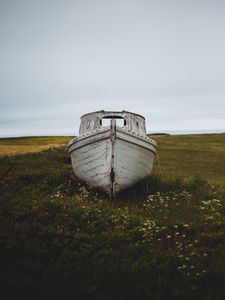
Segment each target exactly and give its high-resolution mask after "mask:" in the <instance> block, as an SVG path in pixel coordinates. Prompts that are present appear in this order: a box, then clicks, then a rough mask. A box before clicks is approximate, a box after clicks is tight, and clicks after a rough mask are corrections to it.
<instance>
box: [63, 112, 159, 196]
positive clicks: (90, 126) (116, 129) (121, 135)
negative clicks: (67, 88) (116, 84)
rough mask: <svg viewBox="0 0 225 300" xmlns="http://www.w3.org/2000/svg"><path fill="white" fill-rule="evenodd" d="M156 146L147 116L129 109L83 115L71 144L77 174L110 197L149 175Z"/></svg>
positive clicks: (70, 151) (69, 149)
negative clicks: (149, 132)
mask: <svg viewBox="0 0 225 300" xmlns="http://www.w3.org/2000/svg"><path fill="white" fill-rule="evenodd" d="M106 119H110V123H109V125H108V126H104V121H105V120H106ZM121 120H122V121H123V124H122V126H118V124H117V123H118V122H119V121H121ZM156 148H157V144H156V142H155V141H153V140H152V139H150V138H149V137H147V135H146V128H145V118H144V117H143V116H141V115H138V114H135V113H131V112H128V111H122V112H115V111H104V110H102V111H97V112H93V113H88V114H85V115H83V116H82V117H81V124H80V130H79V136H78V137H75V138H74V139H72V140H71V141H70V142H69V144H68V152H69V154H70V157H71V162H72V167H73V171H74V174H75V176H76V177H77V178H78V179H80V180H82V181H85V182H86V183H88V184H89V185H90V186H92V187H94V188H98V189H101V190H103V191H105V192H106V193H107V194H109V195H110V196H111V197H115V194H116V193H118V192H120V191H122V190H125V189H127V188H129V187H131V186H132V185H134V184H135V183H137V182H139V181H141V180H144V179H145V178H146V177H148V176H149V175H150V173H151V171H152V167H153V160H154V156H155V154H156Z"/></svg>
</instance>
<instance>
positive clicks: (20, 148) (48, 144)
mask: <svg viewBox="0 0 225 300" xmlns="http://www.w3.org/2000/svg"><path fill="white" fill-rule="evenodd" d="M69 140H70V137H19V138H1V139H0V155H15V154H22V153H34V152H39V151H43V150H46V149H49V148H58V147H62V146H66V144H67V143H68V141H69Z"/></svg>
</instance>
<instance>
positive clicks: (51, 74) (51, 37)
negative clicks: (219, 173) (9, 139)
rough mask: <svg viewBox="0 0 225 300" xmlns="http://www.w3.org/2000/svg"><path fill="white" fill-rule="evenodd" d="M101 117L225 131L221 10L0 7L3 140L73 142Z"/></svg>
mask: <svg viewBox="0 0 225 300" xmlns="http://www.w3.org/2000/svg"><path fill="white" fill-rule="evenodd" d="M102 109H104V110H118V111H120V110H123V109H124V110H129V111H133V112H137V113H140V114H142V115H144V116H145V118H146V123H147V130H148V132H157V131H158V132H159V131H160V132H161V131H163V132H180V131H187V132H191V131H199V132H200V131H207V130H209V131H215V130H218V131H225V1H224V0H221V1H220V0H211V1H207V0H203V1H200V0H193V1H192V0H185V1H184V0H135V1H134V0H61V1H59V0H52V1H51V0H35V1H34V0H0V136H21V135H63V134H64V135H67V134H69V135H74V134H77V132H78V128H79V122H80V116H81V115H82V114H84V113H87V112H91V111H95V110H102Z"/></svg>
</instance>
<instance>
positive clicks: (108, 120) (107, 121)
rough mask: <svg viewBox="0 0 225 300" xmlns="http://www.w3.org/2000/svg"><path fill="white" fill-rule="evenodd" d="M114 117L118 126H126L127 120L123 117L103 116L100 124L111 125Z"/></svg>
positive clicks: (103, 125)
mask: <svg viewBox="0 0 225 300" xmlns="http://www.w3.org/2000/svg"><path fill="white" fill-rule="evenodd" d="M112 119H115V120H116V126H118V127H124V126H126V120H125V119H124V118H122V117H105V118H102V119H101V120H100V125H101V126H102V127H107V126H110V123H111V120H112Z"/></svg>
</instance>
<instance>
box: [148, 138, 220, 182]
mask: <svg viewBox="0 0 225 300" xmlns="http://www.w3.org/2000/svg"><path fill="white" fill-rule="evenodd" d="M152 138H153V139H154V140H155V141H157V143H158V154H157V157H156V163H155V165H154V173H155V174H159V175H160V176H162V177H163V178H165V179H169V178H173V179H174V178H177V177H180V178H187V179H188V178H190V177H192V176H200V177H202V178H204V179H206V180H208V181H209V182H211V183H213V184H218V185H223V186H225V133H222V134H194V135H170V136H152Z"/></svg>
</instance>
